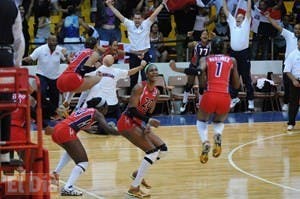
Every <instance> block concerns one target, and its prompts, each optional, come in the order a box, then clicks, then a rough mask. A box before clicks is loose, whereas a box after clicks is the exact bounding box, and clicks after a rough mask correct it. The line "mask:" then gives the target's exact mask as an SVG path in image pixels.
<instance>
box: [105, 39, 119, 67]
mask: <svg viewBox="0 0 300 199" xmlns="http://www.w3.org/2000/svg"><path fill="white" fill-rule="evenodd" d="M106 55H112V56H113V58H114V64H117V63H118V61H119V58H120V57H123V56H124V55H125V51H124V50H120V49H119V44H118V41H117V40H116V39H111V40H110V41H109V43H108V47H107V48H105V51H104V53H103V54H102V56H101V63H103V61H102V60H103V58H104V57H105V56H106Z"/></svg>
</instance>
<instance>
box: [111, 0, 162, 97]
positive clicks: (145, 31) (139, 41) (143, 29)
mask: <svg viewBox="0 0 300 199" xmlns="http://www.w3.org/2000/svg"><path fill="white" fill-rule="evenodd" d="M167 1H168V0H163V3H161V4H160V5H159V6H158V7H157V8H156V9H155V10H154V12H153V13H152V14H151V15H150V17H148V18H147V19H145V20H144V19H143V17H142V13H140V12H135V13H134V15H133V20H129V19H127V18H125V17H124V16H123V15H122V14H121V13H120V12H119V11H118V10H117V9H116V8H115V7H114V6H113V5H112V3H111V2H112V0H106V4H107V6H108V7H109V8H110V9H111V10H112V12H113V13H114V14H115V15H116V16H117V17H118V18H119V19H120V21H121V22H122V23H124V25H125V27H126V28H127V31H128V39H129V42H130V55H129V68H130V69H131V68H134V67H136V66H138V65H139V64H140V62H141V59H143V60H145V61H147V62H149V61H150V56H149V52H148V51H149V49H150V28H151V25H152V24H153V22H154V21H155V20H156V17H157V15H158V14H159V12H160V11H161V10H162V9H163V7H164V5H165V4H166V3H167ZM141 75H142V80H145V79H146V75H145V72H144V70H142V71H141ZM138 77H139V74H138V73H137V74H135V75H132V76H131V77H130V91H131V89H132V88H133V87H134V86H135V84H136V83H137V82H138Z"/></svg>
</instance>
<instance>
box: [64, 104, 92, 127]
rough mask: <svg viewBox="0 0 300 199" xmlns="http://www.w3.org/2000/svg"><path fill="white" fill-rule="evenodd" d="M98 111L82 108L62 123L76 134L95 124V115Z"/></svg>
mask: <svg viewBox="0 0 300 199" xmlns="http://www.w3.org/2000/svg"><path fill="white" fill-rule="evenodd" d="M95 112H96V109H94V108H81V109H78V110H77V111H75V112H73V113H72V114H71V115H70V116H69V117H67V118H66V119H64V120H63V121H62V122H61V123H62V124H66V125H68V126H69V127H71V128H72V129H74V130H75V131H76V132H77V131H79V130H84V129H88V128H90V127H91V125H92V124H93V122H94V115H95Z"/></svg>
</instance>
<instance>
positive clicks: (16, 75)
mask: <svg viewBox="0 0 300 199" xmlns="http://www.w3.org/2000/svg"><path fill="white" fill-rule="evenodd" d="M29 78H33V79H34V81H35V82H36V85H37V91H38V92H37V106H36V108H35V111H36V115H37V116H36V119H35V120H36V123H37V134H36V135H37V136H36V137H37V138H36V139H35V141H32V139H31V135H30V131H31V130H30V127H31V119H32V118H31V115H30V109H31V106H30V93H31V89H30V85H29ZM0 94H14V95H15V96H16V97H15V98H11V99H10V100H6V101H4V100H2V99H0V117H4V116H6V115H7V114H11V113H12V112H13V111H14V110H16V109H18V108H20V109H25V111H24V112H25V114H26V121H25V126H24V128H26V129H25V132H26V139H25V140H19V141H0V151H2V150H5V151H9V152H10V153H12V154H13V153H14V152H20V151H22V152H23V153H24V156H23V158H22V159H21V160H19V161H18V164H14V162H15V161H12V160H11V161H10V162H5V163H3V162H2V163H1V162H0V198H14V199H15V198H18V199H19V198H20V199H21V198H34V199H48V198H50V181H49V157H48V151H47V150H45V149H43V137H42V136H43V135H42V109H41V94H40V82H39V79H38V78H37V77H36V76H30V75H29V74H28V69H27V68H18V67H11V68H0ZM20 95H23V96H24V95H25V96H27V97H26V101H25V102H24V103H21V102H20V100H18V99H19V96H20ZM0 125H1V124H0ZM2 133H3V132H2ZM0 138H1V137H0ZM20 168H22V169H20ZM14 171H18V172H17V173H18V174H16V175H15V172H14Z"/></svg>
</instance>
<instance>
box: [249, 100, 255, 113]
mask: <svg viewBox="0 0 300 199" xmlns="http://www.w3.org/2000/svg"><path fill="white" fill-rule="evenodd" d="M248 110H250V111H254V101H253V100H248Z"/></svg>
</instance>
